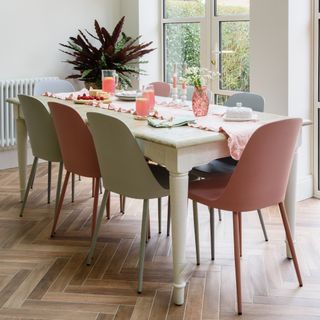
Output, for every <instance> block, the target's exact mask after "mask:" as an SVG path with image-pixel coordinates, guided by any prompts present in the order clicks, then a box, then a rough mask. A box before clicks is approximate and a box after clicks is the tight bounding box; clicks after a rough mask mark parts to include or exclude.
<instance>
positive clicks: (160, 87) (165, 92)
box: [150, 82, 170, 97]
mask: <svg viewBox="0 0 320 320" xmlns="http://www.w3.org/2000/svg"><path fill="white" fill-rule="evenodd" d="M150 84H152V85H153V87H154V94H155V95H156V96H159V97H170V84H169V83H166V82H152V83H150Z"/></svg>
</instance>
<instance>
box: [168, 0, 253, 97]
mask: <svg viewBox="0 0 320 320" xmlns="http://www.w3.org/2000/svg"><path fill="white" fill-rule="evenodd" d="M165 3H166V5H165V17H166V18H178V17H199V16H204V8H205V7H204V3H205V1H204V0H188V1H185V0H181V1H179V0H166V1H165ZM218 10H219V12H220V14H221V13H223V14H225V15H232V14H235V13H236V14H241V13H244V14H247V13H248V8H246V7H240V6H233V7H232V6H221V8H220V7H219V8H218ZM164 28H165V30H164V31H165V33H164V34H165V68H166V75H165V80H166V81H169V82H170V81H171V79H172V73H173V64H174V63H178V64H181V65H180V70H181V66H182V64H183V63H186V64H187V65H188V66H190V67H199V65H200V25H199V23H170V24H165V27H164ZM220 32H221V49H222V50H226V51H231V53H222V55H221V66H222V68H221V70H220V72H221V80H220V88H221V89H224V90H237V91H249V22H247V21H231V22H222V25H221V30H220ZM213 40H214V39H213ZM214 42H215V41H214ZM180 72H181V71H180ZM180 75H181V73H180V74H179V76H180Z"/></svg>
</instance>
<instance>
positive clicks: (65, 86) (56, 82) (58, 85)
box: [33, 79, 75, 96]
mask: <svg viewBox="0 0 320 320" xmlns="http://www.w3.org/2000/svg"><path fill="white" fill-rule="evenodd" d="M73 91H75V89H74V87H73V85H72V84H71V83H70V82H69V81H67V80H63V79H50V80H41V81H38V82H36V83H35V85H34V89H33V94H34V95H35V96H41V95H42V94H44V93H45V92H51V93H58V92H73Z"/></svg>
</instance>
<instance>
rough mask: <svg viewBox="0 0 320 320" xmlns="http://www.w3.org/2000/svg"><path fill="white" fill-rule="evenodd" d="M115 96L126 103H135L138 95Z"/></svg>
mask: <svg viewBox="0 0 320 320" xmlns="http://www.w3.org/2000/svg"><path fill="white" fill-rule="evenodd" d="M115 96H116V97H117V98H118V99H120V100H124V101H135V100H136V97H137V94H127V93H122V92H119V93H116V94H115Z"/></svg>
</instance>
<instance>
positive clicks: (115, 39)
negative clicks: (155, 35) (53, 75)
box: [60, 17, 155, 88]
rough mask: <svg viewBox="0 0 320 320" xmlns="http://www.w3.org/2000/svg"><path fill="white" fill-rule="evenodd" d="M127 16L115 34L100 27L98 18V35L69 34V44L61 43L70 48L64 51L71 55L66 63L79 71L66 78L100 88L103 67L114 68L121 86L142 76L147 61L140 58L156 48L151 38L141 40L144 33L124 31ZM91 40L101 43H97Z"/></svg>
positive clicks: (96, 25)
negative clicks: (131, 34) (144, 40)
mask: <svg viewBox="0 0 320 320" xmlns="http://www.w3.org/2000/svg"><path fill="white" fill-rule="evenodd" d="M124 19H125V17H122V18H121V19H120V21H119V22H118V23H117V25H116V27H115V28H114V30H113V31H112V33H109V32H108V31H107V30H106V29H105V28H104V27H100V25H99V23H98V21H97V20H95V22H94V26H95V33H96V34H95V35H94V34H92V33H91V32H89V31H88V30H85V32H83V31H81V30H79V34H78V35H77V36H76V37H70V38H69V41H68V42H67V44H63V43H60V45H61V46H62V47H64V48H67V49H68V51H66V50H65V49H64V50H61V51H62V52H64V53H66V54H67V55H69V56H71V59H68V60H66V61H65V62H67V63H70V64H72V65H73V66H74V67H73V69H74V70H75V71H76V72H77V73H75V74H72V75H69V76H68V77H67V79H79V80H81V81H85V82H86V83H89V84H91V85H94V87H96V88H101V70H103V69H112V70H116V72H117V73H118V76H119V84H120V86H121V87H124V88H126V87H127V86H129V87H131V86H132V84H131V78H132V77H137V76H139V74H141V73H142V70H141V69H140V64H141V63H146V62H147V61H141V60H139V59H140V58H141V57H143V56H144V55H145V54H147V53H149V52H151V51H153V50H155V49H153V48H150V45H151V43H152V41H151V42H148V43H138V40H139V39H140V37H141V36H139V37H136V38H131V37H128V36H127V35H126V34H125V33H124V32H122V27H123V24H124ZM89 38H91V39H90V40H89ZM92 40H93V41H94V42H95V43H97V44H98V45H94V44H93V41H92Z"/></svg>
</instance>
